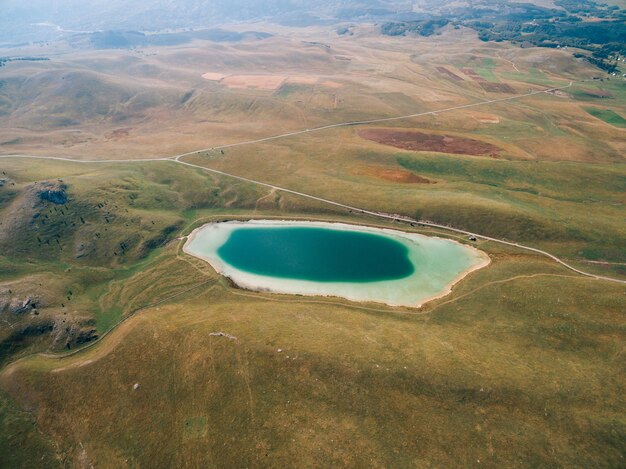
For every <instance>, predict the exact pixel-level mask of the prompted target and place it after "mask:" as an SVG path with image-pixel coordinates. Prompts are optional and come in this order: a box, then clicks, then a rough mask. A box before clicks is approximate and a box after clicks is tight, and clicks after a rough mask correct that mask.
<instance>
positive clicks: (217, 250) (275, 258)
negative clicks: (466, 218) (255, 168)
mask: <svg viewBox="0 0 626 469" xmlns="http://www.w3.org/2000/svg"><path fill="white" fill-rule="evenodd" d="M184 250H185V252H186V253H188V254H191V255H193V256H196V257H199V258H201V259H204V260H206V261H208V262H209V263H210V264H211V265H212V266H213V268H214V269H215V270H216V271H217V272H218V273H221V274H222V275H225V276H227V277H229V278H231V279H232V280H233V281H234V282H235V283H236V284H237V285H239V286H240V287H243V288H246V289H250V290H258V291H267V292H275V293H289V294H300V295H315V296H339V297H343V298H347V299H349V300H353V301H372V302H380V303H386V304H389V305H403V306H418V305H420V304H422V303H423V302H425V301H428V300H429V299H432V298H435V297H438V296H442V295H445V294H447V293H449V292H450V289H451V286H452V285H453V284H454V283H456V282H457V281H459V280H460V279H461V278H463V276H465V275H466V274H467V273H468V272H471V271H472V270H476V269H478V268H480V267H484V266H485V265H487V264H488V263H489V258H488V256H487V255H486V254H485V253H483V252H482V251H479V250H477V249H475V248H473V247H470V246H466V245H463V244H460V243H457V242H455V241H451V240H449V239H444V238H437V237H430V236H424V235H420V234H416V233H406V232H402V231H396V230H390V229H381V228H373V227H367V226H357V225H347V224H342V223H322V222H301V221H271V220H252V221H248V222H222V223H209V224H207V225H204V226H202V227H200V228H198V229H197V230H195V231H194V232H193V233H192V234H191V236H190V237H189V239H188V241H187V243H185V246H184Z"/></svg>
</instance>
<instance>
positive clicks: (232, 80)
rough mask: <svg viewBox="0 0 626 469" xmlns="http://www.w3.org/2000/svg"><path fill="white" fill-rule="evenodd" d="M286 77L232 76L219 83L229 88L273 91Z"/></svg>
mask: <svg viewBox="0 0 626 469" xmlns="http://www.w3.org/2000/svg"><path fill="white" fill-rule="evenodd" d="M286 79H287V77H286V76H279V75H232V76H229V77H226V78H223V79H222V80H221V81H222V83H223V84H225V85H226V86H228V87H229V88H255V89H258V90H268V91H274V90H276V89H278V87H280V85H282V84H283V82H284V81H285V80H286Z"/></svg>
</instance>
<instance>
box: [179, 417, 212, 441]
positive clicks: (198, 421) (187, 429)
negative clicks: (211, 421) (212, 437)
mask: <svg viewBox="0 0 626 469" xmlns="http://www.w3.org/2000/svg"><path fill="white" fill-rule="evenodd" d="M207 430H208V423H207V418H206V417H190V418H188V419H187V420H185V424H184V425H183V437H184V438H185V439H186V440H194V439H198V438H205V437H206V436H207V433H208V431H207Z"/></svg>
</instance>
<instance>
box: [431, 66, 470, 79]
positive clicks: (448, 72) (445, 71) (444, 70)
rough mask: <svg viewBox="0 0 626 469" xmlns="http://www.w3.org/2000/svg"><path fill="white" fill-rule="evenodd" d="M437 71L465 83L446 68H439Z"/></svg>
mask: <svg viewBox="0 0 626 469" xmlns="http://www.w3.org/2000/svg"><path fill="white" fill-rule="evenodd" d="M437 71H438V72H439V73H441V74H443V75H445V76H447V77H448V78H450V79H452V80H454V81H464V80H463V78H461V77H460V76H458V75H457V74H456V73H453V72H451V71H450V70H448V69H447V68H446V67H437Z"/></svg>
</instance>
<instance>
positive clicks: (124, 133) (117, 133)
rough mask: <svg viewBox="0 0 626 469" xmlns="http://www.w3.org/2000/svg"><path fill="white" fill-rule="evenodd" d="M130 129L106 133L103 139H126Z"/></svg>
mask: <svg viewBox="0 0 626 469" xmlns="http://www.w3.org/2000/svg"><path fill="white" fill-rule="evenodd" d="M130 130H131V129H130V128H126V129H115V130H113V131H111V132H109V133H107V134H106V135H105V136H104V137H105V138H106V139H108V140H119V139H121V138H125V137H128V136H129V135H130Z"/></svg>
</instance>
